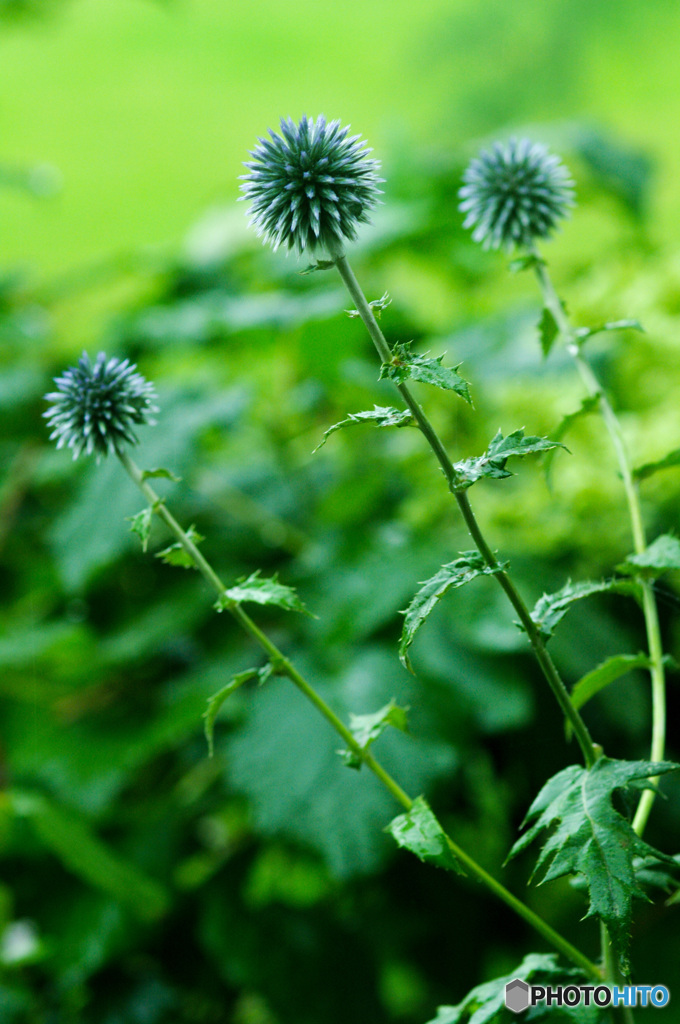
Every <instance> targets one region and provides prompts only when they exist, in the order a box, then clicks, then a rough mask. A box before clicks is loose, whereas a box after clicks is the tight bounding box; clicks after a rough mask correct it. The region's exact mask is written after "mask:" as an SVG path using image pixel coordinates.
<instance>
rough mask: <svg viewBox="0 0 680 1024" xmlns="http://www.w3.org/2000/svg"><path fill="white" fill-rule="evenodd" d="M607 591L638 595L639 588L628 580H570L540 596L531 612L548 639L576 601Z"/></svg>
mask: <svg viewBox="0 0 680 1024" xmlns="http://www.w3.org/2000/svg"><path fill="white" fill-rule="evenodd" d="M605 593H612V594H624V595H626V596H629V597H637V596H638V593H639V588H638V587H637V585H636V584H635V583H632V582H630V581H628V580H613V579H612V580H599V581H594V580H584V581H583V582H581V583H572V582H571V580H570V581H569V582H568V583H565V585H564V586H563V587H562V589H561V590H558V591H556V592H555V593H554V594H544V595H543V597H541V598H539V600H538V601H537V602H536V604H535V606H534V609H533V611H532V612H531V618H532V619H533V621H534V622H535V623H536V625H537V626H538V628H539V629H540V631H541V635H542V636H543V637H545V639H546V640H547V639H549V638H550V637H551V636H552V635H553V633H554V631H555V626H556V625H557V623H558V622H559V621H560V620H561V619H562V618H564V616H565V615H566V614H567V612H568V611H569V609H570V608H571V606H572V605H573V604H574V603H575V602H576V601H582V600H583V598H585V597H592V595H593V594H605Z"/></svg>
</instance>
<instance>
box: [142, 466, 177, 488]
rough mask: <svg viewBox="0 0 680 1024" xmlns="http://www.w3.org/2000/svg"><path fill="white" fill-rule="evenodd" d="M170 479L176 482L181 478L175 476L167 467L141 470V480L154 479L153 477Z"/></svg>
mask: <svg viewBox="0 0 680 1024" xmlns="http://www.w3.org/2000/svg"><path fill="white" fill-rule="evenodd" d="M159 478H160V479H163V480H172V482H173V483H175V484H178V483H179V482H180V480H181V479H182V477H181V476H176V475H175V474H174V473H173V472H171V471H170V470H169V469H163V468H160V469H144V470H142V480H154V479H159Z"/></svg>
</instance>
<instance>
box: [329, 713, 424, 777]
mask: <svg viewBox="0 0 680 1024" xmlns="http://www.w3.org/2000/svg"><path fill="white" fill-rule="evenodd" d="M408 710H409V709H408V707H405V708H402V707H400V706H399V705H398V704H397V702H396V701H395V700H394V698H393V699H392V700H391V701H390V702H389V704H385V706H384V707H382V708H380V710H379V711H375V712H374V713H373V714H372V715H355V714H352V713H351V712H350V716H349V731H350V732H351V733H352V736H354V739H355V740H356V741H357V743H358V744H359V746H360V747H361V749H362V750H363V751H366V750H368V748H369V747H370V745H371V744H372V743H374V742H375V740H377V739H378V736H380V735H381V734H382V733H383V732H384V731H385V729H387V728H388V726H392V727H393V728H394V729H399V730H400V731H401V732H408V722H407V720H406V715H407V712H408ZM338 753H339V754H340V755H341V757H342V759H343V762H344V763H345V764H346V765H347V767H348V768H357V769H358V768H361V765H362V760H361V758H360V757H359V755H358V754H355V753H354V751H353V750H340V751H338Z"/></svg>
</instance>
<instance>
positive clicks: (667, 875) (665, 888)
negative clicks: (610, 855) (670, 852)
mask: <svg viewBox="0 0 680 1024" xmlns="http://www.w3.org/2000/svg"><path fill="white" fill-rule="evenodd" d="M670 859H671V860H672V861H673V863H674V866H673V867H671V866H670V865H669V864H667V863H666V862H664V863H663V864H662V863H660V862H659V861H658V860H657V859H656V858H655V857H634V858H633V869H634V871H635V877H636V879H637V880H638V882H639V883H640V885H645V886H647V888H649V889H660V890H661V891H662V892H665V893H669V892H671V891H672V890H673V889H674V888H675V886H676V885H677V884H678V874H679V873H680V853H676V854H674V856H673V857H671V858H670ZM675 901H676V897H673V898H672V899H670V900H668V903H667V904H666V905H667V906H669V905H670V904H671V903H674V902H675Z"/></svg>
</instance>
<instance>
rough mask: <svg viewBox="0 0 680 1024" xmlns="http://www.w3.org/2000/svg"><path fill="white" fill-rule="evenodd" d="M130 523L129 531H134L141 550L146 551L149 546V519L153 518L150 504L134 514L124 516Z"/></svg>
mask: <svg viewBox="0 0 680 1024" xmlns="http://www.w3.org/2000/svg"><path fill="white" fill-rule="evenodd" d="M126 518H127V520H128V522H129V523H130V524H131V525H130V533H136V534H137V536H138V537H139V539H140V540H141V542H142V551H144V552H146V549H147V547H148V546H149V534H150V533H151V520H152V519H153V509H152V508H151V506H149V505H148V506H147V507H146V508H143V509H142V511H141V512H137V514H136V515H134V516H127V517H126Z"/></svg>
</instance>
